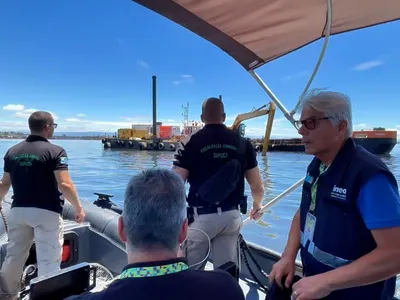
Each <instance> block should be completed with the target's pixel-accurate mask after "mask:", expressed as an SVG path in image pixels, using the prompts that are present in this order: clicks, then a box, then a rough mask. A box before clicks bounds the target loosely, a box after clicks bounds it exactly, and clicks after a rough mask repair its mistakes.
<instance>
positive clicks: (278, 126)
mask: <svg viewBox="0 0 400 300" xmlns="http://www.w3.org/2000/svg"><path fill="white" fill-rule="evenodd" d="M399 32H400V22H394V23H390V24H385V25H381V26H377V27H373V28H368V29H364V30H361V31H355V32H351V33H346V34H342V35H340V36H334V37H332V38H331V40H330V43H329V47H328V51H327V53H326V57H325V60H324V62H323V64H322V66H321V69H320V72H319V73H318V75H317V77H316V79H315V80H314V83H313V85H312V87H313V88H327V89H332V90H336V91H341V92H344V93H347V94H348V95H349V96H350V97H351V99H352V105H353V117H354V120H353V122H354V125H355V128H356V129H358V128H364V127H366V128H368V127H373V126H383V127H386V128H392V129H394V128H396V126H397V129H398V130H399V132H400V114H399V112H400V89H399V88H398V82H399V78H400V76H399V74H400V73H399V69H400V42H399V39H398V38H396V37H395V36H396V34H398V33H399ZM321 45H322V41H319V42H316V43H313V44H311V45H309V46H307V47H304V48H302V49H301V50H299V51H297V52H295V53H292V54H290V55H287V56H285V57H283V58H280V59H278V60H276V61H274V62H272V63H270V64H268V65H265V66H263V67H261V68H260V69H258V70H257V72H258V73H259V74H260V75H261V76H262V77H263V79H264V80H265V81H266V82H267V83H268V84H269V85H270V87H271V88H272V90H273V91H274V92H275V94H276V95H277V96H278V97H279V98H280V99H281V100H282V101H283V103H284V104H285V106H286V107H287V108H288V109H292V108H293V106H294V105H295V103H296V102H297V99H298V97H299V95H300V93H301V92H302V90H303V88H304V86H305V84H306V82H307V80H308V78H309V76H310V74H311V72H312V70H313V67H314V64H315V62H316V60H317V58H318V55H319V52H320V49H321ZM152 75H157V77H158V119H159V120H161V121H163V122H165V123H171V124H180V123H181V121H182V118H183V117H182V112H183V111H182V105H184V104H186V103H189V116H190V119H199V115H200V108H201V103H202V101H203V100H204V99H205V98H207V97H210V96H218V95H220V94H221V95H222V96H223V100H224V102H225V106H226V113H227V116H228V119H227V124H228V125H230V124H232V122H233V119H234V118H235V116H236V115H237V114H239V113H243V112H247V111H250V110H252V109H253V108H256V107H259V106H261V105H263V104H266V103H268V102H269V101H270V100H269V98H268V96H267V95H266V94H265V93H264V91H263V90H262V89H261V88H260V87H259V86H258V84H257V83H256V82H255V81H254V79H253V78H252V77H251V76H250V75H249V74H248V73H247V72H246V71H245V70H244V69H243V68H242V67H241V66H240V65H239V64H238V63H237V62H235V61H234V60H233V59H232V58H231V57H229V56H228V55H227V54H226V53H224V52H223V51H222V50H220V49H218V48H217V47H215V46H214V45H212V44H210V43H209V42H207V41H205V40H203V39H202V38H200V37H199V36H197V35H195V34H193V33H191V32H189V31H188V30H186V29H184V28H182V27H180V26H179V25H176V24H175V23H173V22H171V21H169V20H167V19H165V18H163V17H162V16H160V15H158V14H156V13H154V12H152V11H149V10H147V9H146V8H144V7H141V6H140V5H138V4H136V3H133V2H132V1H129V0H124V1H105V0H96V1H94V0H85V1H76V0H75V1H65V0H64V1H50V0H42V1H28V0H21V1H2V2H1V4H0V108H1V110H0V130H10V129H14V130H22V129H24V128H26V126H27V117H28V116H29V114H30V113H31V112H32V111H33V110H36V109H40V110H48V111H51V112H53V113H54V114H55V115H56V119H57V123H58V124H59V126H60V127H59V129H57V130H59V131H103V132H106V131H113V130H115V129H116V128H119V127H130V125H131V124H132V123H143V122H150V121H151V76H152ZM396 84H397V87H396ZM265 121H266V118H263V117H260V118H258V119H256V120H252V121H248V122H246V126H247V127H246V131H247V133H248V134H249V135H262V134H263V132H264V130H265V129H264V126H265ZM273 135H274V136H287V137H288V136H293V137H295V136H297V133H296V131H295V130H294V129H293V128H292V126H291V124H289V122H288V121H286V120H285V119H284V118H283V115H282V113H281V112H277V114H276V117H275V124H274V128H273Z"/></svg>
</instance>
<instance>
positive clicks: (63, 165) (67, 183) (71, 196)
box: [54, 150, 82, 211]
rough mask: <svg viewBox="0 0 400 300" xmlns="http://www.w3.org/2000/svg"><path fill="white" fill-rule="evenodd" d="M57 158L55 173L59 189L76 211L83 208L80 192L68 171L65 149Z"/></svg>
mask: <svg viewBox="0 0 400 300" xmlns="http://www.w3.org/2000/svg"><path fill="white" fill-rule="evenodd" d="M55 159H56V161H55V166H54V175H55V177H56V180H57V184H58V189H59V190H60V192H61V193H62V194H63V195H64V197H65V198H66V199H67V200H68V201H69V202H70V203H71V204H72V206H73V207H74V208H75V211H78V210H81V209H82V205H81V203H80V201H79V198H78V193H77V192H76V188H75V185H74V184H73V182H72V179H71V177H70V175H69V172H68V156H67V153H66V152H65V150H62V151H61V152H60V154H59V155H58V156H57V157H56V158H55Z"/></svg>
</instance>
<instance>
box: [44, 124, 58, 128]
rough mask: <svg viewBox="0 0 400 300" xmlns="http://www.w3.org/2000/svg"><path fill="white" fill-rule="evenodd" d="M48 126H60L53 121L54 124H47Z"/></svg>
mask: <svg viewBox="0 0 400 300" xmlns="http://www.w3.org/2000/svg"><path fill="white" fill-rule="evenodd" d="M47 126H49V127H50V126H53V127H54V128H57V126H58V124H56V123H53V124H47Z"/></svg>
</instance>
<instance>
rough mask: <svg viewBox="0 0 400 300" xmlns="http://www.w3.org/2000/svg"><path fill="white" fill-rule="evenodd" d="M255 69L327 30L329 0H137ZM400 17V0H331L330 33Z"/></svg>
mask: <svg viewBox="0 0 400 300" xmlns="http://www.w3.org/2000/svg"><path fill="white" fill-rule="evenodd" d="M133 1H134V2H137V3H139V4H141V5H143V6H145V7H147V8H149V9H151V10H153V11H155V12H157V13H159V14H161V15H163V16H164V17H166V18H168V19H170V20H171V21H174V22H176V23H177V24H180V25H182V26H183V27H185V28H187V29H188V30H190V31H192V32H194V33H196V34H197V35H199V36H201V37H203V38H204V39H206V40H208V41H209V42H211V43H213V44H214V45H216V46H217V47H219V48H220V49H222V50H223V51H225V52H226V53H228V54H229V55H230V56H232V57H233V58H234V59H235V60H236V61H238V62H239V63H240V64H241V65H242V66H243V67H244V68H245V69H246V70H254V69H256V68H258V67H260V66H261V65H263V64H265V63H267V62H270V61H272V60H274V59H276V58H278V57H280V56H283V55H285V54H288V53H290V52H292V51H294V50H296V49H299V48H301V47H303V46H305V45H307V44H309V43H311V42H313V41H316V40H318V39H320V38H322V37H324V36H325V30H326V26H327V4H326V0H133ZM397 19H400V0H380V1H378V0H332V27H331V35H333V34H338V33H342V32H346V31H351V30H355V29H361V28H364V27H368V26H372V25H377V24H382V23H385V22H389V21H394V20H397Z"/></svg>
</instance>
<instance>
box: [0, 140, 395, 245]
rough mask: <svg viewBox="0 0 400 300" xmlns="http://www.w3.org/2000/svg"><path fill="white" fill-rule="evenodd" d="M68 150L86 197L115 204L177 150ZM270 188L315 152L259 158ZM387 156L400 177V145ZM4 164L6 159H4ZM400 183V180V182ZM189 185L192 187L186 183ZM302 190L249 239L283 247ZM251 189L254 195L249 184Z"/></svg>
mask: <svg viewBox="0 0 400 300" xmlns="http://www.w3.org/2000/svg"><path fill="white" fill-rule="evenodd" d="M18 142H19V141H18V140H0V153H5V152H6V151H7V149H8V148H9V147H10V146H12V145H14V144H16V143H18ZM56 143H57V144H59V145H60V146H63V147H64V148H65V149H66V151H67V152H68V156H69V162H70V172H71V177H72V179H73V181H74V182H75V184H76V186H77V189H78V192H79V195H80V197H81V198H83V199H89V200H92V201H93V200H95V199H96V197H95V196H94V195H93V193H94V192H103V193H110V194H114V195H115V197H114V199H115V202H117V203H119V204H122V201H123V196H124V192H125V187H126V185H127V183H128V181H129V179H130V178H131V176H132V175H134V174H136V173H137V172H139V171H140V170H144V169H146V168H152V167H167V168H170V167H171V163H172V159H173V153H172V152H143V151H118V150H104V149H103V147H102V144H101V142H100V141H76V140H71V141H67V140H63V141H56ZM257 159H258V163H259V168H260V171H261V175H262V180H263V183H264V186H265V198H264V201H263V203H264V204H265V203H267V202H268V201H270V200H271V199H273V198H274V197H276V196H277V195H279V194H280V193H281V192H282V191H284V190H285V189H287V188H289V187H290V186H291V185H292V184H293V183H295V182H296V181H298V180H299V179H300V178H302V177H303V176H304V175H305V170H306V168H307V165H308V163H309V162H310V161H311V156H308V155H305V154H302V153H283V152H271V153H268V154H267V156H264V157H263V156H261V155H259V156H258V157H257ZM382 159H383V160H384V161H385V163H386V164H387V165H388V167H389V168H390V169H391V170H392V171H393V172H394V174H395V176H396V177H397V179H398V180H400V147H399V145H397V146H396V148H395V149H394V150H393V152H392V154H391V155H388V156H384V157H382ZM0 166H1V167H3V160H1V162H0ZM399 184H400V182H399ZM187 188H188V186H187ZM300 191H301V189H300V188H299V189H297V190H295V191H294V192H292V193H291V194H290V195H288V196H287V197H286V198H284V199H283V200H282V201H280V202H279V203H277V204H276V205H274V206H273V207H271V208H270V209H269V210H268V211H267V212H266V213H265V215H264V217H263V219H262V220H261V221H259V222H257V223H254V222H251V223H249V224H248V225H246V226H245V227H244V229H243V234H244V236H245V237H246V239H248V240H250V241H252V242H255V243H258V244H260V245H262V246H266V247H269V248H272V249H273V250H276V251H282V250H283V248H284V246H285V243H286V240H287V234H288V230H289V227H290V223H291V221H292V218H293V215H294V213H295V212H296V210H297V209H298V207H299V204H300ZM246 193H247V194H248V195H249V208H250V207H251V196H250V189H249V186H248V185H247V184H246Z"/></svg>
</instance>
